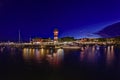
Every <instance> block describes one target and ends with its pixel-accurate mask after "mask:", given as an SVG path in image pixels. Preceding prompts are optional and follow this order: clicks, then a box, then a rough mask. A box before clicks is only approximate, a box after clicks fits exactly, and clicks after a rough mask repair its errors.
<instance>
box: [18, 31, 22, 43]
mask: <svg viewBox="0 0 120 80" xmlns="http://www.w3.org/2000/svg"><path fill="white" fill-rule="evenodd" d="M18 33H19V43H20V42H21V35H20V30H19V31H18Z"/></svg>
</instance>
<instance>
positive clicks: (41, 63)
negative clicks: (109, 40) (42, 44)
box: [0, 46, 120, 80]
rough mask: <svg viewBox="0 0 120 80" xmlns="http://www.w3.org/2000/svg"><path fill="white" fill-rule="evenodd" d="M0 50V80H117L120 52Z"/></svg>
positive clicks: (110, 48) (94, 49) (91, 48)
mask: <svg viewBox="0 0 120 80" xmlns="http://www.w3.org/2000/svg"><path fill="white" fill-rule="evenodd" d="M81 49H82V50H79V49H64V50H63V49H57V50H56V49H30V48H24V49H16V48H9V47H7V48H0V80H120V48H119V47H115V46H97V47H96V46H86V47H82V48H81Z"/></svg>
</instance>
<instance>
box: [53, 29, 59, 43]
mask: <svg viewBox="0 0 120 80" xmlns="http://www.w3.org/2000/svg"><path fill="white" fill-rule="evenodd" d="M53 33H54V44H56V43H58V33H59V31H58V29H54V32H53Z"/></svg>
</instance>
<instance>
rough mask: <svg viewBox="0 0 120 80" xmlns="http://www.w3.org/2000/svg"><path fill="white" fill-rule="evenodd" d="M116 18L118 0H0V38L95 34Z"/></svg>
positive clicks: (118, 17)
mask: <svg viewBox="0 0 120 80" xmlns="http://www.w3.org/2000/svg"><path fill="white" fill-rule="evenodd" d="M118 21H120V0H0V41H7V40H10V41H17V40H18V30H20V31H21V39H22V40H23V41H27V40H29V38H30V37H32V38H34V37H44V38H46V37H51V38H53V30H54V28H58V29H59V37H64V36H73V37H75V38H81V37H98V36H96V35H93V34H92V33H94V32H96V31H99V30H101V29H102V28H104V27H106V26H107V25H110V24H112V23H115V22H118Z"/></svg>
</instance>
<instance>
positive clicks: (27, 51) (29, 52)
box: [23, 48, 46, 63]
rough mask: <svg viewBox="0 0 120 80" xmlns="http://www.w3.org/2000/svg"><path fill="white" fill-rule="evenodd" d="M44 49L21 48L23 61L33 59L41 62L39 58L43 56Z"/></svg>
mask: <svg viewBox="0 0 120 80" xmlns="http://www.w3.org/2000/svg"><path fill="white" fill-rule="evenodd" d="M45 54H46V53H45V50H44V49H32V48H24V49H23V58H24V60H25V61H29V62H31V61H35V62H38V63H39V62H41V60H42V59H43V58H44V57H45Z"/></svg>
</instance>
